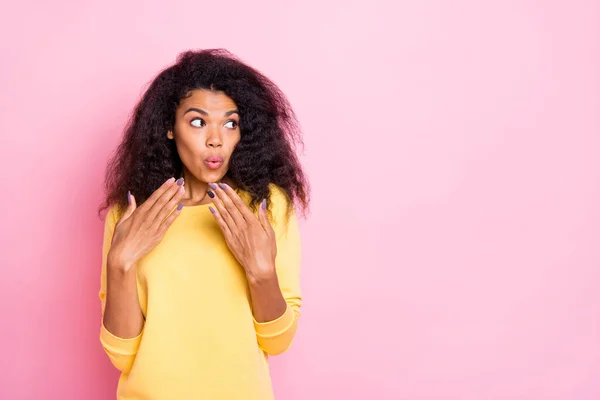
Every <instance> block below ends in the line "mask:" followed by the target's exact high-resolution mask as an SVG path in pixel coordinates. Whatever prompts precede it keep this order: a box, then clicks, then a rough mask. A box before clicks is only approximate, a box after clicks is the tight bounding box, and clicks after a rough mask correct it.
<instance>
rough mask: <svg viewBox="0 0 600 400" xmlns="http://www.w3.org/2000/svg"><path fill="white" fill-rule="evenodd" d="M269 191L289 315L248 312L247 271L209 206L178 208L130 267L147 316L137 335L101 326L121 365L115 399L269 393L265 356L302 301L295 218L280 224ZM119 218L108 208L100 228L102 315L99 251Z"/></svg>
mask: <svg viewBox="0 0 600 400" xmlns="http://www.w3.org/2000/svg"><path fill="white" fill-rule="evenodd" d="M271 192H272V194H271V200H272V206H271V212H272V223H273V228H274V229H275V232H276V233H277V260H276V267H277V276H278V279H279V285H280V287H281V290H282V293H283V296H284V298H285V299H286V301H287V304H288V307H287V310H286V312H285V313H284V314H283V315H282V316H281V317H280V318H278V319H276V320H274V321H270V322H264V323H258V322H257V321H256V320H255V319H254V318H253V316H252V306H251V302H250V294H249V289H248V286H247V281H246V276H245V273H244V271H243V269H242V267H241V266H240V265H239V263H238V262H237V261H236V260H235V258H234V257H233V255H232V254H231V253H230V251H229V249H228V248H227V244H226V243H225V241H224V239H223V236H222V233H221V230H220V228H219V227H218V225H217V223H216V222H215V220H214V218H213V216H212V215H211V213H210V211H209V209H208V206H209V205H200V206H192V207H184V208H183V210H182V213H181V215H180V216H179V217H178V218H177V219H176V220H175V222H174V223H173V225H172V226H171V227H170V228H169V230H168V231H167V233H166V235H165V237H164V239H163V241H162V242H161V243H160V244H159V245H158V247H156V248H155V249H154V250H153V251H152V252H151V253H150V254H149V255H147V256H146V257H145V258H144V259H142V260H140V261H139V262H138V264H137V288H138V297H139V301H140V306H141V308H142V311H143V314H144V316H145V319H146V321H145V325H144V328H143V330H142V333H140V335H139V336H138V337H136V338H133V339H122V338H119V337H116V336H114V335H112V334H111V333H110V332H108V330H106V328H105V327H104V326H102V327H101V331H100V341H101V343H102V346H103V347H104V350H105V351H106V353H107V354H108V357H109V358H110V360H111V362H112V363H113V365H114V366H115V367H116V368H117V369H118V370H119V371H121V377H120V379H119V383H118V389H117V398H118V399H120V400H129V399H136V400H137V399H152V400H154V399H158V400H171V399H172V400H186V399H210V400H216V399H228V400H235V399H244V400H259V399H260V400H266V399H272V398H273V392H272V388H271V379H270V376H269V366H268V355H275V354H279V353H282V352H284V351H285V350H287V349H288V348H289V346H290V345H291V343H292V340H293V338H294V335H295V333H296V328H297V325H298V318H299V316H300V306H301V301H302V298H301V292H300V276H299V275H300V236H299V232H298V224H297V219H296V216H295V214H292V215H291V217H290V218H289V219H287V220H286V218H285V211H286V204H287V203H286V198H285V196H284V194H283V192H282V191H281V190H280V189H279V188H275V187H273V188H272V190H271ZM242 197H243V198H245V199H247V196H244V194H243V195H242ZM118 218H119V215H118V212H117V211H116V209H115V208H114V207H113V208H112V209H111V210H110V211H109V213H108V214H107V217H106V223H105V231H104V246H103V257H102V274H101V288H100V300H101V302H102V312H103V313H104V305H105V298H106V255H107V253H108V250H109V248H110V243H111V239H112V234H113V230H114V226H115V223H116V222H117V220H118Z"/></svg>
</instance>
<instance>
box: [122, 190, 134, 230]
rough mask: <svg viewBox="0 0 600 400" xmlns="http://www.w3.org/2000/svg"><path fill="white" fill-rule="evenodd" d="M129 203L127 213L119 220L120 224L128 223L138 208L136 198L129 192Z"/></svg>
mask: <svg viewBox="0 0 600 400" xmlns="http://www.w3.org/2000/svg"><path fill="white" fill-rule="evenodd" d="M127 202H128V203H129V204H128V205H127V208H126V209H125V212H124V213H123V215H122V216H121V218H120V219H119V223H121V222H123V221H126V220H127V219H128V218H129V217H131V214H133V212H134V211H135V209H136V208H137V203H136V202H135V197H134V196H133V195H132V194H131V192H127Z"/></svg>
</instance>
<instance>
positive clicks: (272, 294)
mask: <svg viewBox="0 0 600 400" xmlns="http://www.w3.org/2000/svg"><path fill="white" fill-rule="evenodd" d="M274 211H275V210H274ZM279 221H281V222H279ZM275 222H276V223H275V225H274V230H275V232H276V235H277V256H276V261H275V269H276V274H272V275H271V276H270V277H269V278H266V279H264V280H255V281H254V282H252V281H250V282H251V283H250V285H249V286H250V294H251V298H252V306H253V313H254V327H255V329H256V337H257V340H258V345H259V346H260V348H261V349H263V350H264V351H265V352H266V353H267V354H270V355H277V354H281V353H283V352H285V351H286V350H287V349H288V348H289V347H290V346H291V344H292V341H293V340H294V336H295V334H296V329H297V327H298V319H299V318H300V307H301V304H302V295H301V290H300V261H301V242H300V233H299V231H298V222H297V219H296V216H295V215H294V214H292V215H291V217H290V219H289V220H288V221H287V224H285V223H284V221H283V215H281V214H280V216H278V218H277V219H276V220H275Z"/></svg>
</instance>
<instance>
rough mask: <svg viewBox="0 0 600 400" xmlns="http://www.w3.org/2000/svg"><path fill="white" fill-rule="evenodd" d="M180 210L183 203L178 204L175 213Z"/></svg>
mask: <svg viewBox="0 0 600 400" xmlns="http://www.w3.org/2000/svg"><path fill="white" fill-rule="evenodd" d="M182 208H183V203H179V205H178V206H177V211H181V209H182Z"/></svg>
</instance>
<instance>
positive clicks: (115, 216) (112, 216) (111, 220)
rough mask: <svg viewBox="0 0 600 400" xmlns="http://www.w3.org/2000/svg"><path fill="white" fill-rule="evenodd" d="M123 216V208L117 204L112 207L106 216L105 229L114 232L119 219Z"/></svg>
mask: <svg viewBox="0 0 600 400" xmlns="http://www.w3.org/2000/svg"><path fill="white" fill-rule="evenodd" d="M121 215H123V210H121V207H119V205H117V204H115V205H112V206H110V207H109V208H108V211H107V212H106V216H105V217H104V226H105V228H106V229H109V230H111V231H112V230H113V229H114V228H115V225H116V224H117V222H118V221H119V219H120V218H121Z"/></svg>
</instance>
